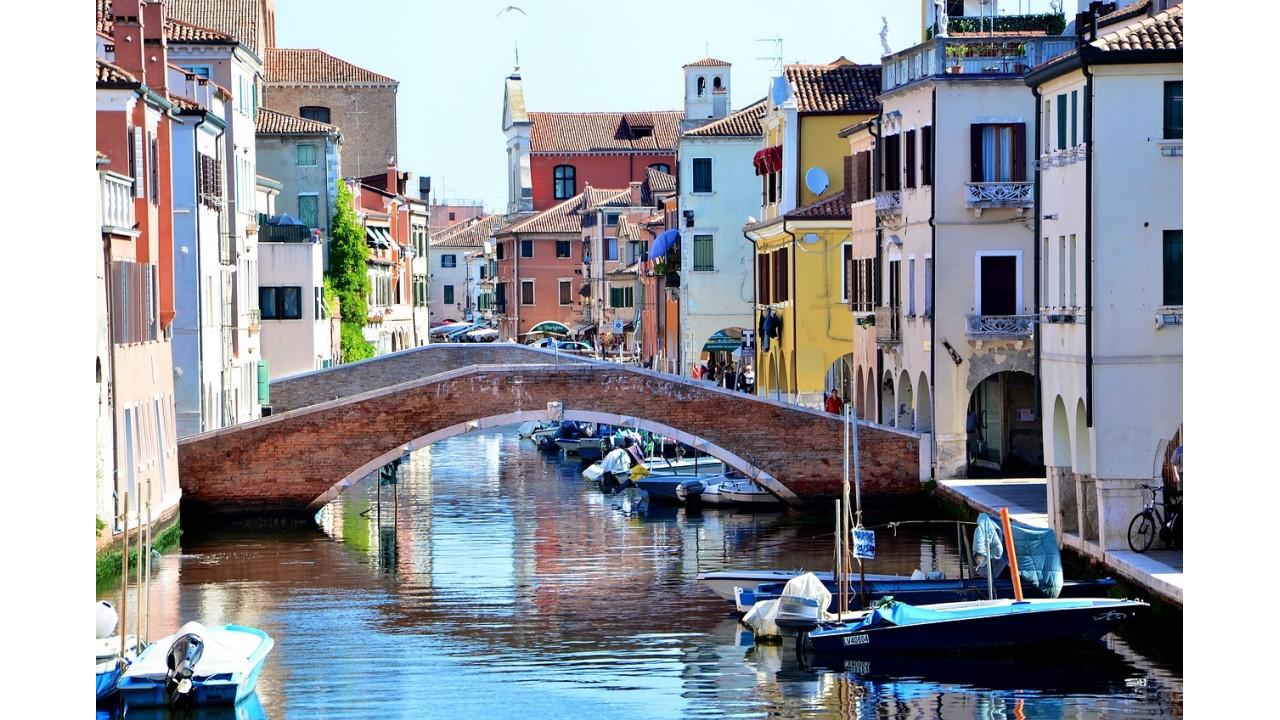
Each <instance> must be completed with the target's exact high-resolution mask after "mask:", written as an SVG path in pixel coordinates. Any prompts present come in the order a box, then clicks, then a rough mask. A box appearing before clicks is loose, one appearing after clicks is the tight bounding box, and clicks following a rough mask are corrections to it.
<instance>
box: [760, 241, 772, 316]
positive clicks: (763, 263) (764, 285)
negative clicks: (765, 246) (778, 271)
mask: <svg viewBox="0 0 1280 720" xmlns="http://www.w3.org/2000/svg"><path fill="white" fill-rule="evenodd" d="M756 302H757V303H759V304H761V305H768V304H769V303H771V302H773V300H771V299H770V297H769V256H768V255H767V254H764V253H761V254H759V255H756Z"/></svg>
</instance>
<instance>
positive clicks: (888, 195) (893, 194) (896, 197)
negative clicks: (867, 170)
mask: <svg viewBox="0 0 1280 720" xmlns="http://www.w3.org/2000/svg"><path fill="white" fill-rule="evenodd" d="M901 214H902V191H901V190H881V191H880V192H878V193H876V217H883V216H885V215H901Z"/></svg>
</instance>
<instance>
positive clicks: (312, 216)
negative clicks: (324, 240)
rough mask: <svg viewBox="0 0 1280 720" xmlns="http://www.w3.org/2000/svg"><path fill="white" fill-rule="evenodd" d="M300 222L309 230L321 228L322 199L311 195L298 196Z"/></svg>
mask: <svg viewBox="0 0 1280 720" xmlns="http://www.w3.org/2000/svg"><path fill="white" fill-rule="evenodd" d="M298 220H299V221H300V222H301V223H302V224H303V225H306V226H307V227H309V228H316V227H320V198H319V196H317V195H312V194H310V193H308V194H306V195H299V196H298Z"/></svg>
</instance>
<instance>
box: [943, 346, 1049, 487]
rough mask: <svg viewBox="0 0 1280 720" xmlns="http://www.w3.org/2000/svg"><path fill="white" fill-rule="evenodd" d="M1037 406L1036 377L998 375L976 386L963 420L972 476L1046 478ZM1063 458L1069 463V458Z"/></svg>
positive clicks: (1009, 373)
mask: <svg viewBox="0 0 1280 720" xmlns="http://www.w3.org/2000/svg"><path fill="white" fill-rule="evenodd" d="M1035 402H1036V386H1035V377H1034V376H1032V375H1030V374H1028V373H1025V372H1022V371H1019V370H1001V371H998V372H995V373H992V374H990V375H988V376H987V377H985V378H983V379H982V380H981V381H980V382H979V383H977V385H976V386H975V387H974V389H973V392H972V393H971V394H970V396H969V407H968V412H967V413H966V420H965V431H966V438H965V440H966V446H967V448H968V453H967V455H968V457H969V473H968V474H969V475H970V476H971V477H972V476H974V475H978V476H986V477H993V476H994V477H1043V476H1044V437H1043V430H1042V429H1041V423H1040V413H1039V412H1037V408H1036V404H1035ZM1064 415H1065V408H1064ZM1067 457H1068V464H1070V459H1069V458H1070V453H1068V455H1067Z"/></svg>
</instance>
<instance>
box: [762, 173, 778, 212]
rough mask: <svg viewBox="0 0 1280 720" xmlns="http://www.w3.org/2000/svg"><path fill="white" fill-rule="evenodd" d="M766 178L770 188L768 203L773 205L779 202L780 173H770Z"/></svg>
mask: <svg viewBox="0 0 1280 720" xmlns="http://www.w3.org/2000/svg"><path fill="white" fill-rule="evenodd" d="M765 178H766V179H765V182H766V183H768V188H769V199H768V200H767V201H766V202H767V204H770V205H772V204H773V203H776V202H778V173H769V174H768V175H766V176H765Z"/></svg>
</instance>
